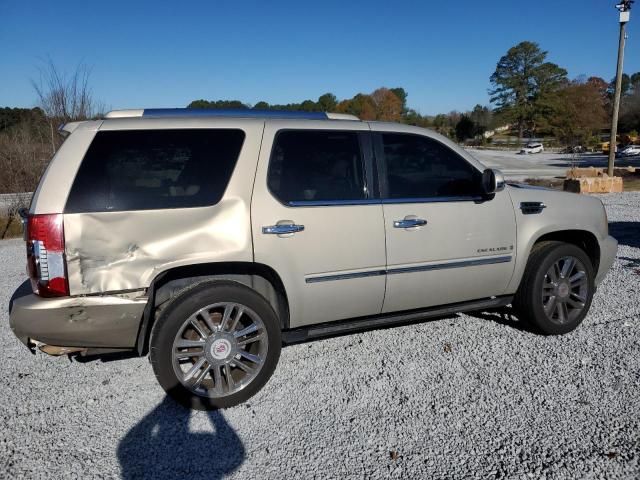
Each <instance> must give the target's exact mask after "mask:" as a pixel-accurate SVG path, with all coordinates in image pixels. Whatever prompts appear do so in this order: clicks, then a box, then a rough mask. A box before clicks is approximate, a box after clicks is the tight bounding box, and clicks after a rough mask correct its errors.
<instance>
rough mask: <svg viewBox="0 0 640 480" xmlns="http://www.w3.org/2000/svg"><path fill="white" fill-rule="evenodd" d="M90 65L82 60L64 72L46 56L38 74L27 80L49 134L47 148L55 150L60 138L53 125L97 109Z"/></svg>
mask: <svg viewBox="0 0 640 480" xmlns="http://www.w3.org/2000/svg"><path fill="white" fill-rule="evenodd" d="M90 76H91V69H90V68H89V67H88V66H87V65H85V64H84V63H80V64H78V66H77V67H76V69H75V71H73V72H72V73H71V74H69V75H67V74H65V73H64V72H61V71H60V69H59V68H58V67H57V66H56V65H55V64H54V63H53V61H52V60H51V59H49V60H48V61H47V62H46V63H45V64H44V65H43V66H42V67H41V68H40V78H39V80H38V81H37V82H36V81H35V80H32V81H31V84H32V85H33V88H34V89H35V91H36V94H37V96H38V102H39V106H40V108H42V110H43V111H44V113H45V115H46V117H47V121H48V123H49V130H50V134H51V150H52V153H55V151H56V149H57V148H58V147H59V145H60V140H59V138H58V137H57V136H56V134H55V130H56V128H57V127H58V126H59V125H60V124H63V123H66V122H72V121H76V120H87V119H89V118H92V117H93V116H94V115H95V114H96V113H97V109H98V107H99V106H98V105H96V102H95V100H94V98H93V93H92V91H91V88H90V87H89V78H90Z"/></svg>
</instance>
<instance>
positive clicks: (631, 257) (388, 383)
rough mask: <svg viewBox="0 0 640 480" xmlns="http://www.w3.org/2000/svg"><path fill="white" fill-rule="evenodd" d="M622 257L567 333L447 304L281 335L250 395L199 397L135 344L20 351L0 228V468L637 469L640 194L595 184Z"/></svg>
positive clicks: (233, 471) (248, 474)
mask: <svg viewBox="0 0 640 480" xmlns="http://www.w3.org/2000/svg"><path fill="white" fill-rule="evenodd" d="M601 198H602V199H603V201H604V202H605V203H606V204H607V209H608V213H609V219H610V221H611V222H612V224H611V231H612V233H613V234H614V235H616V236H618V238H619V239H621V246H620V250H619V252H618V259H617V261H616V263H615V265H614V267H613V269H612V271H611V273H610V274H609V276H608V277H607V279H606V280H605V282H604V283H603V284H602V285H601V287H600V289H599V290H598V293H597V295H596V298H595V300H594V303H593V307H592V311H591V313H590V315H589V316H588V317H587V319H586V320H585V322H584V324H583V325H582V326H581V327H580V328H579V329H578V330H577V331H575V332H573V333H571V334H569V335H566V336H563V337H546V338H545V337H541V336H536V335H534V334H532V333H529V332H528V331H526V330H524V329H523V328H522V327H521V326H520V325H519V324H518V322H517V320H515V319H513V318H512V317H510V316H509V315H508V314H496V313H493V314H492V313H488V314H481V315H476V316H467V315H457V316H451V317H449V318H445V319H440V320H433V321H428V322H424V323H418V324H414V325H409V326H404V327H399V328H393V329H386V330H378V331H371V332H367V333H362V334H357V335H349V336H344V337H340V338H334V339H330V340H324V341H318V342H313V343H307V344H302V345H296V346H291V347H287V348H285V349H283V352H282V357H281V359H280V364H279V366H278V369H277V371H276V373H275V375H274V376H273V378H272V379H271V381H270V382H269V383H268V384H267V386H266V387H265V389H264V390H263V391H262V392H260V393H259V394H258V395H257V396H255V397H254V398H253V399H251V400H250V401H249V403H247V404H244V405H241V406H239V407H236V408H232V409H228V410H225V411H224V412H221V413H220V412H215V413H208V412H195V413H191V412H189V411H187V410H184V409H182V408H181V407H179V406H176V405H175V404H174V403H173V402H172V401H170V400H168V399H166V397H165V396H164V394H163V392H162V390H161V389H160V387H159V386H158V385H157V384H156V382H155V379H154V377H153V373H152V371H151V366H150V365H149V363H148V361H147V360H146V359H130V360H121V361H117V362H109V363H102V362H92V363H84V364H81V363H76V362H73V363H72V362H69V361H68V360H67V359H65V358H52V357H47V356H46V355H44V354H37V355H35V356H31V355H30V354H29V353H28V352H27V350H26V349H25V348H24V347H23V346H22V345H21V344H20V343H19V342H18V341H17V340H16V339H15V338H14V337H13V335H12V334H11V332H10V330H9V325H8V318H7V317H8V315H7V313H6V305H7V304H8V301H9V297H10V295H11V293H12V292H13V290H14V288H15V287H17V286H18V285H19V284H20V283H21V282H22V281H23V279H24V274H23V272H24V260H23V244H22V242H21V241H18V240H12V241H5V242H2V243H0V265H1V266H2V272H3V274H2V276H1V278H0V303H1V304H2V305H4V308H3V310H2V313H1V320H0V345H1V352H2V354H3V361H2V362H0V379H1V380H0V416H1V417H2V418H1V422H2V428H1V430H0V476H1V477H4V478H25V477H29V478H31V477H63V478H70V477H71V478H73V477H87V478H101V477H119V476H124V477H125V478H139V477H142V476H147V477H149V478H175V477H185V478H208V479H212V478H220V477H222V476H224V475H227V474H230V475H231V476H232V477H237V478H243V479H246V478H274V479H280V478H292V477H294V478H299V477H304V478H312V477H319V478H347V477H350V478H362V477H365V476H366V477H377V478H380V477H387V476H390V477H404V478H429V477H431V478H433V477H446V478H469V477H471V478H474V477H477V478H492V477H496V478H594V479H595V478H616V479H617V478H639V477H640V355H639V353H640V305H639V301H638V300H639V295H640V292H639V291H640V276H639V275H640V194H634V193H626V194H612V195H607V196H603V197H601Z"/></svg>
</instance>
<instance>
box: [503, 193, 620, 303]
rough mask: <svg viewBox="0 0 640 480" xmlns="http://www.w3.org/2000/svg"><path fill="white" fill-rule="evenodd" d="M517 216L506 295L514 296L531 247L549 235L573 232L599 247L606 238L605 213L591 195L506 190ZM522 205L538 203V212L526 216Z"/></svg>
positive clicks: (596, 199)
mask: <svg viewBox="0 0 640 480" xmlns="http://www.w3.org/2000/svg"><path fill="white" fill-rule="evenodd" d="M508 191H509V194H510V196H511V200H512V202H513V207H514V210H515V214H516V228H517V242H516V251H517V262H516V265H515V269H514V272H513V276H512V278H511V281H510V282H509V286H508V287H507V293H515V291H516V290H517V289H518V286H519V285H520V281H521V279H522V276H523V274H524V270H525V267H526V265H527V261H528V259H529V254H530V253H531V249H532V248H533V245H534V244H535V243H536V242H537V241H539V240H540V239H541V238H542V237H544V236H545V235H548V234H561V233H562V232H566V233H567V235H570V234H574V235H575V233H576V232H578V233H583V234H585V235H590V236H592V237H593V239H594V240H596V241H597V242H598V245H600V244H602V243H603V242H604V241H605V240H606V239H607V237H608V226H607V219H606V213H605V211H604V206H603V205H602V202H601V201H600V200H599V199H598V198H596V197H591V196H585V195H579V194H575V193H567V192H559V191H555V190H547V189H540V188H527V187H513V186H510V187H509V188H508ZM523 202H541V203H543V204H544V205H545V208H543V209H542V211H541V212H540V213H525V212H524V211H523V210H522V209H521V208H520V207H521V204H522V203H523Z"/></svg>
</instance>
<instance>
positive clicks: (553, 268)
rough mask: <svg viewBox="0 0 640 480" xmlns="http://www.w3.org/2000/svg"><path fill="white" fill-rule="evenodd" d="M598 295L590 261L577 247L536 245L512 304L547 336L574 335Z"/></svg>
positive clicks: (566, 244)
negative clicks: (570, 333) (594, 297)
mask: <svg viewBox="0 0 640 480" xmlns="http://www.w3.org/2000/svg"><path fill="white" fill-rule="evenodd" d="M594 291H595V285H594V273H593V265H592V264H591V260H590V259H589V257H588V256H587V254H586V253H585V252H584V250H582V249H580V248H578V247H577V246H575V245H572V244H568V243H563V242H556V241H550V242H540V243H538V244H536V245H534V247H533V249H532V251H531V255H530V256H529V261H528V262H527V267H526V269H525V272H524V276H523V278H522V282H521V283H520V287H519V288H518V292H517V293H516V296H515V298H514V301H513V307H514V309H515V311H516V314H517V316H518V318H520V319H521V320H522V321H524V322H525V323H527V324H529V325H531V326H532V327H534V328H535V329H536V330H537V331H539V332H540V333H543V334H546V335H561V334H564V333H568V332H571V331H573V330H575V328H576V327H577V326H578V325H580V323H582V321H583V320H584V318H585V317H586V315H587V313H588V311H589V307H590V306H591V301H592V299H593V293H594Z"/></svg>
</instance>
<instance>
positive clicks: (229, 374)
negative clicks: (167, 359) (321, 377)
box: [172, 303, 268, 398]
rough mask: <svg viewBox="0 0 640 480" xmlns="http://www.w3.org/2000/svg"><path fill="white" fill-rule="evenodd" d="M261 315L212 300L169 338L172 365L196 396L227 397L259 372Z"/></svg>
mask: <svg viewBox="0 0 640 480" xmlns="http://www.w3.org/2000/svg"><path fill="white" fill-rule="evenodd" d="M267 349H268V342H267V332H266V329H265V326H264V323H263V322H262V320H261V319H260V317H259V316H258V315H257V314H256V313H255V312H254V311H253V310H251V309H250V308H248V307H246V306H244V305H241V304H239V303H216V304H213V305H209V306H207V307H204V308H201V309H200V310H198V311H197V312H195V313H194V314H193V315H191V316H190V317H189V318H188V319H187V320H185V322H184V323H183V324H182V326H181V327H180V328H179V329H178V333H177V335H176V337H175V340H174V342H173V348H172V361H173V369H174V372H175V374H176V376H177V377H178V380H180V383H182V385H184V386H185V387H186V388H187V389H189V390H190V391H191V392H193V393H195V394H196V395H200V396H204V397H211V398H219V397H226V396H229V395H232V394H234V393H236V392H238V391H240V390H242V389H243V388H244V387H246V386H247V385H248V384H249V383H251V381H252V380H253V379H254V378H255V377H256V376H257V375H258V373H259V372H260V369H261V368H262V366H263V365H264V362H265V360H266V358H267Z"/></svg>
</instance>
